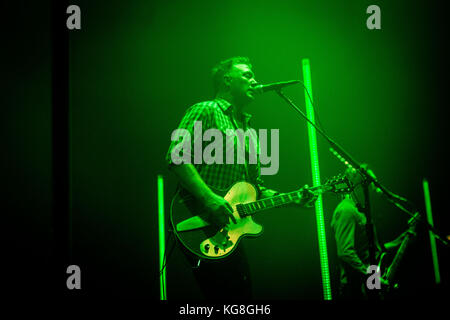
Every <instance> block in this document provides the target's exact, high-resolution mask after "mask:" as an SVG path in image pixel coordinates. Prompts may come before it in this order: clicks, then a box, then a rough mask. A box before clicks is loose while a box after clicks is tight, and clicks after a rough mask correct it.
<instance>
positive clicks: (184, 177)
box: [172, 164, 213, 201]
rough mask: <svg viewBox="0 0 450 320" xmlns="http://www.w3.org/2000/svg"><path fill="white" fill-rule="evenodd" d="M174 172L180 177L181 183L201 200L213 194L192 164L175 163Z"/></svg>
mask: <svg viewBox="0 0 450 320" xmlns="http://www.w3.org/2000/svg"><path fill="white" fill-rule="evenodd" d="M172 172H174V173H175V175H176V176H177V177H178V179H179V181H180V183H181V185H182V186H183V187H184V188H185V189H187V190H189V191H190V192H191V193H192V194H193V195H194V196H195V197H197V198H198V199H200V200H201V201H205V200H206V199H207V198H208V197H210V196H211V195H212V194H213V191H212V190H211V189H210V188H209V187H208V185H207V184H206V183H205V182H204V181H203V179H202V177H201V176H200V174H199V173H198V171H197V169H195V167H194V166H193V165H192V164H182V165H174V166H173V167H172Z"/></svg>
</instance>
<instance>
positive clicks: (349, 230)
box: [331, 164, 405, 300]
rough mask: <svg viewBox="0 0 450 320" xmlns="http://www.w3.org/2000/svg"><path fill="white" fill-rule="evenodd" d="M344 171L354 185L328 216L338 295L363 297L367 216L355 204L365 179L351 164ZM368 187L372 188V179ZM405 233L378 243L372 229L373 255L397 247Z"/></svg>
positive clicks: (360, 198)
mask: <svg viewBox="0 0 450 320" xmlns="http://www.w3.org/2000/svg"><path fill="white" fill-rule="evenodd" d="M362 167H363V168H364V169H366V170H367V171H368V173H369V174H371V175H373V177H375V175H374V174H373V172H372V171H371V170H370V169H368V166H367V164H363V165H362ZM345 175H346V177H347V178H348V179H349V181H350V183H351V184H352V185H353V186H354V187H355V188H354V189H353V192H352V193H350V194H345V195H343V197H342V201H341V202H340V203H339V204H338V206H337V207H336V209H335V210H334V213H333V217H332V220H331V228H332V229H333V231H334V235H335V240H336V247H337V255H338V258H339V267H340V287H339V296H340V298H341V299H362V300H364V299H367V291H366V290H367V288H366V280H367V277H368V274H367V268H368V267H369V241H368V237H367V233H366V224H367V219H366V216H365V215H364V214H363V213H361V212H360V211H359V210H358V205H361V206H362V205H363V204H364V200H365V199H364V191H363V184H362V183H363V181H364V179H363V177H362V176H361V175H360V174H359V173H358V171H356V170H353V169H350V168H349V169H347V170H346V172H345ZM371 189H372V190H373V191H375V186H374V185H373V183H372V184H371ZM374 229H375V228H374ZM404 235H405V234H404V233H402V234H401V235H400V236H399V237H397V238H396V239H395V240H393V241H391V242H387V243H385V244H384V245H381V246H380V244H379V242H378V238H377V235H376V232H374V238H375V246H376V259H377V260H378V257H379V255H380V253H381V252H383V251H387V250H391V249H393V248H396V247H398V246H399V245H400V243H401V241H402V239H403V237H404ZM380 281H381V284H382V285H386V284H387V283H386V281H385V280H384V279H383V278H381V279H380Z"/></svg>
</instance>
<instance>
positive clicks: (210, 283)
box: [183, 244, 252, 300]
mask: <svg viewBox="0 0 450 320" xmlns="http://www.w3.org/2000/svg"><path fill="white" fill-rule="evenodd" d="M183 251H184V252H185V254H186V255H187V257H188V260H189V261H190V264H191V265H192V272H193V275H194V278H195V279H196V281H197V283H198V285H199V287H200V290H201V291H202V293H203V295H204V297H205V299H207V300H249V299H252V282H251V276H250V268H249V265H248V261H247V257H246V254H245V250H244V248H243V246H242V244H241V245H240V246H239V247H238V248H237V249H236V250H235V251H234V252H233V253H231V254H230V255H229V256H228V257H226V258H223V259H219V260H201V261H200V264H199V265H198V258H197V257H195V256H194V255H193V254H191V253H190V252H186V250H183ZM197 265H198V266H197Z"/></svg>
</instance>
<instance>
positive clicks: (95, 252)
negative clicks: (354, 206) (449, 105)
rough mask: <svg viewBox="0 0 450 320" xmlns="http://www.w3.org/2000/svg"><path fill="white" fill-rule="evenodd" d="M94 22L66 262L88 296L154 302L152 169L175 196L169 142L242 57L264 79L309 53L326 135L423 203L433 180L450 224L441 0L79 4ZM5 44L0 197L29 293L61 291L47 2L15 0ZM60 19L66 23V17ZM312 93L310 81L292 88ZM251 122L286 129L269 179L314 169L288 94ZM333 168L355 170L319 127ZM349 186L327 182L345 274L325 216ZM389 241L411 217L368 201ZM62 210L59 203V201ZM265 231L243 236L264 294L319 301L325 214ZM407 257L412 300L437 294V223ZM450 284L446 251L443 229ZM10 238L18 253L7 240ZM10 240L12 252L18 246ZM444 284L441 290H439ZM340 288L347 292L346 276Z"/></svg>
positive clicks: (79, 106) (185, 280)
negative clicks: (419, 0) (372, 22)
mask: <svg viewBox="0 0 450 320" xmlns="http://www.w3.org/2000/svg"><path fill="white" fill-rule="evenodd" d="M74 4H77V5H79V6H80V8H81V13H82V18H81V19H82V21H81V25H82V29H81V30H78V31H71V32H70V46H69V57H68V61H69V79H68V80H69V82H68V83H69V97H70V100H69V101H70V104H69V107H70V124H71V144H70V150H71V182H72V185H71V187H72V212H71V215H70V222H71V227H70V239H71V241H70V246H71V251H70V253H71V263H73V264H77V265H79V266H80V267H81V270H82V290H81V292H80V293H79V294H81V295H86V296H90V297H97V296H119V297H149V298H151V299H154V300H157V299H158V298H159V291H158V260H157V258H158V246H157V239H158V235H157V230H158V229H157V227H158V225H157V207H156V205H157V203H156V177H157V175H158V174H162V175H164V177H165V187H166V188H165V190H166V195H165V196H166V198H165V199H166V208H168V207H169V206H168V204H169V201H170V196H171V194H172V193H173V190H174V188H175V184H176V181H175V179H174V177H173V176H172V175H171V174H170V173H169V172H168V171H167V168H166V165H165V162H164V156H165V153H166V151H167V148H168V145H169V141H170V140H169V139H170V134H171V132H172V130H173V129H174V128H176V126H177V124H178V122H179V120H180V119H181V117H182V115H183V112H184V110H185V109H186V108H187V107H188V106H190V105H192V104H194V103H196V102H198V101H203V100H207V99H210V98H211V97H212V87H211V83H210V82H211V81H210V73H209V72H210V69H211V67H212V66H213V65H214V64H215V63H216V62H218V61H220V60H222V59H225V58H228V57H230V56H233V55H244V56H248V57H250V59H251V61H252V63H253V70H254V72H255V74H256V78H257V79H258V80H259V81H260V82H261V83H269V82H274V81H280V80H289V79H299V78H301V59H303V58H309V59H310V61H311V69H312V86H313V97H314V101H315V105H316V110H317V112H318V117H319V119H320V121H321V124H322V125H323V127H324V129H325V130H326V132H327V133H328V134H329V135H330V136H331V137H333V138H334V139H335V140H336V141H338V142H339V143H340V144H341V145H342V146H344V148H345V149H346V150H347V151H349V152H350V153H351V154H352V155H353V156H354V157H355V158H356V159H357V160H358V161H364V162H368V163H370V164H371V165H372V167H373V169H374V171H375V173H376V174H377V176H378V177H379V178H380V180H381V182H382V183H383V184H385V185H386V186H388V187H389V188H390V189H391V190H392V191H394V192H396V193H398V194H400V195H402V196H404V197H406V198H408V199H410V200H411V201H412V202H414V203H415V204H416V205H417V207H418V208H419V209H421V210H422V209H423V208H424V204H423V191H422V179H423V178H424V177H426V178H427V179H428V180H429V182H430V188H431V198H432V202H433V214H434V221H435V225H436V226H438V228H439V229H440V230H442V232H443V233H444V234H448V233H449V232H448V215H447V214H446V211H445V209H446V206H445V205H446V198H447V194H446V189H447V187H446V186H447V176H448V174H447V171H446V170H447V166H446V158H445V151H446V148H447V143H446V138H447V135H446V131H445V120H446V112H445V108H446V104H444V103H445V101H446V100H445V98H446V97H445V94H446V90H445V89H446V88H444V84H445V83H446V82H445V80H444V79H445V78H444V75H446V71H447V69H446V64H445V63H444V61H445V59H444V57H446V52H445V51H444V49H443V45H442V42H443V39H444V38H443V34H444V30H443V23H442V20H441V19H440V8H439V7H433V6H430V5H426V4H412V3H411V2H410V1H396V2H395V3H391V2H385V1H378V2H377V3H372V2H365V1H348V2H346V3H345V4H342V3H338V2H335V1H316V2H314V3H310V2H307V3H303V2H301V1H282V2H275V1H267V2H264V3H262V2H260V1H258V2H256V1H246V2H239V1H227V2H219V1H171V2H163V1H160V2H151V4H150V2H148V1H133V2H132V3H126V2H122V3H121V4H117V3H115V4H111V3H109V2H106V1H105V2H99V1H96V2H95V3H93V2H89V1H77V2H76V3H74ZM371 4H377V5H379V6H380V8H381V20H382V22H381V26H382V29H381V30H368V29H367V28H366V19H367V17H368V15H367V14H366V8H367V7H368V6H369V5H371ZM2 9H3V10H2V12H4V13H5V19H4V20H3V22H4V23H5V26H6V27H5V28H3V33H4V39H5V40H4V43H5V52H6V54H7V58H6V59H4V63H5V66H6V69H5V70H6V72H5V75H6V77H5V79H6V80H7V81H6V85H4V86H3V90H4V92H3V94H2V100H3V103H2V105H3V108H2V110H3V113H2V114H3V117H2V120H3V121H2V131H3V133H4V134H5V136H6V137H7V139H4V141H5V142H4V148H3V150H4V153H3V157H2V164H3V166H2V167H3V168H2V175H3V178H4V179H3V181H4V183H3V187H4V188H5V190H4V191H5V192H3V194H4V196H5V199H4V201H3V204H4V208H5V209H4V211H5V213H6V215H7V217H8V218H11V221H13V222H14V224H13V225H14V228H7V229H8V231H14V232H13V235H12V236H11V237H10V238H9V239H10V241H8V242H7V243H6V247H7V249H8V250H7V252H8V256H10V257H11V258H8V259H6V261H7V262H6V264H7V265H8V266H9V270H10V271H9V273H8V274H9V275H10V276H8V280H11V281H12V284H13V286H12V287H11V288H12V289H11V290H12V291H13V292H15V293H17V294H24V293H30V294H36V293H40V292H44V291H45V289H46V288H48V284H49V279H50V276H51V272H50V270H51V269H50V265H51V257H52V245H53V241H54V234H55V233H54V225H53V222H52V189H51V178H52V161H51V158H52V157H51V155H52V140H51V138H52V127H51V121H52V117H51V115H52V113H51V110H52V104H51V94H52V86H51V72H52V65H51V61H52V59H51V37H50V11H49V5H48V4H46V3H45V2H43V3H40V4H29V3H26V2H25V1H16V2H14V4H12V2H11V3H7V4H3V5H2ZM61 28H65V26H64V25H62V26H61ZM286 93H287V94H288V95H289V96H290V97H291V98H292V99H293V100H294V101H296V102H297V103H298V104H299V105H300V106H301V107H303V106H304V95H303V90H302V89H301V87H299V86H298V87H292V88H288V89H286ZM248 111H249V112H250V113H252V114H253V116H254V118H253V120H254V121H253V125H254V126H255V127H256V128H268V129H270V128H277V129H279V130H280V170H279V172H278V174H277V175H275V176H268V177H265V181H266V183H267V185H268V186H270V187H273V188H276V189H278V190H280V191H291V190H293V189H295V188H298V187H299V186H301V185H303V184H305V183H308V184H311V173H310V159H309V147H308V137H307V130H306V124H305V121H304V120H302V119H300V118H298V117H297V116H296V115H295V113H294V111H293V110H291V109H290V107H289V106H287V105H286V104H285V103H284V102H283V101H281V100H280V99H279V98H278V97H277V96H276V95H275V94H273V93H269V94H266V95H264V96H262V97H260V98H258V99H257V100H256V101H255V102H254V103H253V104H252V105H251V106H250V107H249V110H248ZM319 159H320V168H321V175H322V179H325V178H327V177H329V176H332V175H335V174H338V173H340V172H342V171H343V170H344V167H343V166H342V165H341V164H340V163H339V162H338V161H337V159H335V158H334V157H333V156H332V155H331V154H330V153H329V152H328V151H327V145H326V143H325V142H324V140H323V139H321V138H319ZM337 202H338V199H337V198H336V197H334V196H331V195H325V196H324V208H325V222H326V225H327V238H328V251H329V260H330V271H331V275H332V279H333V283H332V289H333V290H335V289H336V287H337V284H336V281H337V274H336V269H335V266H336V257H335V247H334V245H333V236H332V233H331V230H330V228H329V222H330V220H331V214H332V211H333V208H334V207H335V205H336V204H337ZM372 203H373V212H374V222H375V224H376V226H377V229H378V233H379V237H380V239H381V240H384V241H388V240H391V239H393V238H394V237H395V236H396V235H397V234H398V233H399V232H401V231H403V230H404V228H405V226H406V221H407V216H406V215H405V214H404V213H402V212H400V211H399V210H397V209H394V208H393V207H392V206H390V205H389V204H387V203H385V202H384V201H383V200H382V199H380V198H378V197H376V196H374V198H373V202H372ZM53 214H55V213H53ZM257 220H258V222H260V223H262V224H263V225H264V226H265V233H264V235H263V236H262V237H260V238H258V239H256V240H248V241H245V242H244V243H243V245H245V246H246V248H247V249H248V252H249V260H250V265H251V268H252V272H253V278H254V284H255V287H254V295H255V298H258V299H314V300H318V299H321V298H322V286H321V278H320V264H319V253H318V244H317V232H316V222H315V216H314V212H313V211H304V210H301V209H294V208H284V209H278V210H273V211H271V212H267V213H266V214H264V215H261V216H259V217H258V218H257ZM419 231H420V232H419V235H418V238H417V240H416V241H415V242H414V243H413V244H412V246H411V248H410V250H409V252H408V254H407V255H406V256H405V259H404V261H403V264H402V269H401V273H400V274H399V278H400V281H401V284H402V288H401V290H400V293H399V295H400V297H412V296H425V295H428V294H429V293H430V292H431V293H433V292H437V290H436V288H435V287H434V286H433V279H434V278H433V269H432V264H431V254H430V249H429V239H428V235H427V233H426V232H425V231H424V230H423V229H420V230H419ZM438 250H439V255H440V258H441V260H440V263H441V266H440V269H441V277H442V281H443V285H447V284H448V281H449V279H448V272H447V270H448V266H449V265H448V262H447V260H445V259H444V257H445V254H448V249H445V248H444V247H443V246H442V245H440V244H439V243H438ZM10 253H11V254H10ZM9 254H10V255H9ZM167 279H168V288H167V291H168V298H169V299H177V300H182V299H185V298H186V297H189V298H199V297H200V294H199V291H198V288H197V287H196V285H195V283H194V281H193V279H192V277H191V275H190V273H189V270H188V268H187V263H186V261H185V260H184V259H183V257H182V256H181V254H180V252H179V251H178V250H177V249H176V250H175V251H174V253H173V255H172V256H171V257H170V260H169V263H168V267H167ZM442 291H444V290H442ZM333 295H334V296H335V291H333Z"/></svg>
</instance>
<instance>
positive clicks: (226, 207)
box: [204, 192, 236, 226]
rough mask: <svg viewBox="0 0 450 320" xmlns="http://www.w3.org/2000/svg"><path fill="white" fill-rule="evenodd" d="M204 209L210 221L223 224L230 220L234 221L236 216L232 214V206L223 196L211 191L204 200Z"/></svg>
mask: <svg viewBox="0 0 450 320" xmlns="http://www.w3.org/2000/svg"><path fill="white" fill-rule="evenodd" d="M204 204H205V207H206V209H207V210H208V211H209V213H210V218H211V222H212V223H214V224H216V225H218V226H224V225H226V224H228V223H229V222H230V219H231V221H232V222H233V223H236V218H235V217H234V216H233V208H232V207H231V205H230V204H229V203H228V201H227V200H225V199H224V198H223V197H221V196H219V195H217V194H215V193H213V192H211V194H210V195H209V196H208V197H206V199H205V201H204Z"/></svg>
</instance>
